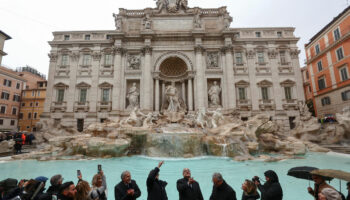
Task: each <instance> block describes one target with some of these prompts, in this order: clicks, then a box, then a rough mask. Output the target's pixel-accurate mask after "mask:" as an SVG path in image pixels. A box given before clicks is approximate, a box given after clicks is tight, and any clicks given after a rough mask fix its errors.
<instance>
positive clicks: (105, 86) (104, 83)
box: [98, 82, 113, 88]
mask: <svg viewBox="0 0 350 200" xmlns="http://www.w3.org/2000/svg"><path fill="white" fill-rule="evenodd" d="M98 87H100V88H111V87H113V85H112V84H110V83H108V82H103V83H101V84H99V85H98Z"/></svg>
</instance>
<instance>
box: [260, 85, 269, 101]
mask: <svg viewBox="0 0 350 200" xmlns="http://www.w3.org/2000/svg"><path fill="white" fill-rule="evenodd" d="M268 89H269V88H267V87H262V88H261V94H262V99H263V100H269V90H268Z"/></svg>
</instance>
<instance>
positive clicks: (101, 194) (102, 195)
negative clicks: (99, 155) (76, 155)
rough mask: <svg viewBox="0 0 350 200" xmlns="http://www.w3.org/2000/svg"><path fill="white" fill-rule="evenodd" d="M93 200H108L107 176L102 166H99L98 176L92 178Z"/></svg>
mask: <svg viewBox="0 0 350 200" xmlns="http://www.w3.org/2000/svg"><path fill="white" fill-rule="evenodd" d="M91 184H92V192H91V198H92V199H99V200H107V194H106V192H107V183H106V176H105V175H104V173H103V171H102V166H101V165H98V167H97V174H95V176H94V177H93V178H92V183H91Z"/></svg>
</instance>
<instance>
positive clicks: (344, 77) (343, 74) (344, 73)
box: [339, 66, 349, 81]
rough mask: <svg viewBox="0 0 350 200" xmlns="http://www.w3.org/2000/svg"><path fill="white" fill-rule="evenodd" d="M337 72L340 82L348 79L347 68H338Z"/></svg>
mask: <svg viewBox="0 0 350 200" xmlns="http://www.w3.org/2000/svg"><path fill="white" fill-rule="evenodd" d="M339 71H340V76H341V80H342V81H346V80H348V79H349V77H348V67H347V66H345V67H342V68H340V69H339Z"/></svg>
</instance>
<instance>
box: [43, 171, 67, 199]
mask: <svg viewBox="0 0 350 200" xmlns="http://www.w3.org/2000/svg"><path fill="white" fill-rule="evenodd" d="M62 182H63V177H62V175H61V174H56V175H54V176H52V177H51V179H50V183H51V186H50V187H49V188H48V189H47V191H46V192H47V193H49V194H52V195H57V194H58V192H59V190H60V187H61V185H62Z"/></svg>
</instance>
